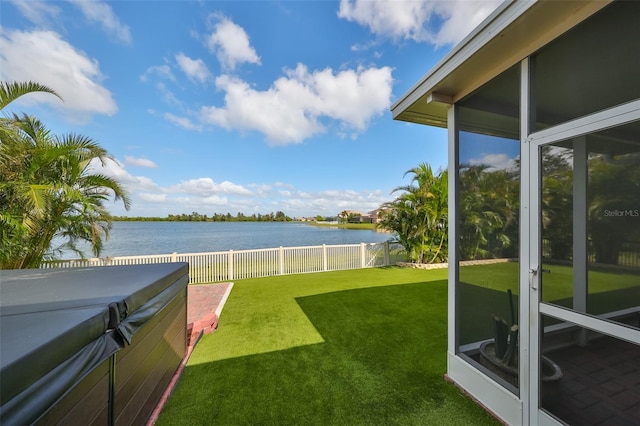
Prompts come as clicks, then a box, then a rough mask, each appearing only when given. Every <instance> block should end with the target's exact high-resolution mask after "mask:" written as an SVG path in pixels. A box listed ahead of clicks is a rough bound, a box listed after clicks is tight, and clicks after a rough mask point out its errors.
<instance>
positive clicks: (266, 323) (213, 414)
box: [157, 267, 498, 426]
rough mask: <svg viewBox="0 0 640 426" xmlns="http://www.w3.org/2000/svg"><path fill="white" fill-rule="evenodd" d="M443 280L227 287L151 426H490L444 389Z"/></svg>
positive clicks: (318, 278) (365, 277) (371, 272)
mask: <svg viewBox="0 0 640 426" xmlns="http://www.w3.org/2000/svg"><path fill="white" fill-rule="evenodd" d="M446 312H447V283H446V270H436V271H424V270H416V269H403V268H397V267H389V268H373V269H361V270H352V271H339V272H324V273H317V274H305V275H290V276H279V277H270V278H260V279H250V280H241V281H237V282H235V285H234V288H233V291H232V292H231V295H230V297H229V299H228V301H227V304H226V305H225V308H224V310H223V312H222V315H221V318H220V322H219V329H218V330H217V331H216V332H215V333H213V334H210V335H207V336H205V337H204V338H203V339H202V340H201V341H200V343H199V344H198V346H197V347H196V349H195V351H194V353H193V354H192V357H191V359H190V361H189V363H188V365H187V367H186V369H185V371H184V373H183V375H182V377H181V379H180V382H179V384H178V386H177V388H176V390H175V391H174V393H173V395H172V396H171V398H170V400H169V401H168V404H167V405H166V406H165V408H164V410H163V413H162V415H161V416H160V418H159V420H158V423H157V424H158V425H184V424H189V425H215V424H217V425H392V424H397V425H432V424H433V425H465V426H468V425H490V424H498V422H497V421H496V420H495V419H493V418H492V417H491V416H490V415H489V414H487V413H486V412H485V411H483V410H482V409H481V408H480V407H479V406H477V405H476V404H474V403H473V402H472V401H471V400H470V399H469V398H467V397H466V396H464V395H463V394H462V393H461V392H460V391H459V390H458V389H457V388H455V387H454V386H453V385H451V384H450V383H448V382H446V381H445V380H444V374H445V372H446V350H447V326H446V320H447V313H446Z"/></svg>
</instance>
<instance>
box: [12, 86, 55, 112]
mask: <svg viewBox="0 0 640 426" xmlns="http://www.w3.org/2000/svg"><path fill="white" fill-rule="evenodd" d="M36 92H42V93H51V94H52V95H54V96H57V97H58V98H60V99H61V100H62V97H61V96H60V95H59V94H58V93H56V91H55V90H53V89H52V88H50V87H49V86H45V85H44V84H40V83H36V82H33V81H13V82H6V81H3V82H0V110H2V109H4V107H6V106H7V105H9V104H10V103H11V102H13V101H15V100H16V99H18V98H19V97H21V96H24V95H27V94H29V93H36Z"/></svg>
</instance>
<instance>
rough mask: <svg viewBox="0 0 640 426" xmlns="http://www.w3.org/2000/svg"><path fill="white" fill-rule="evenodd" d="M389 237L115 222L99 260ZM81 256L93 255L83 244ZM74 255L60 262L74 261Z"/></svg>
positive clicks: (299, 227)
mask: <svg viewBox="0 0 640 426" xmlns="http://www.w3.org/2000/svg"><path fill="white" fill-rule="evenodd" d="M389 239H391V235H390V234H387V233H383V232H376V231H369V230H351V229H338V228H328V227H318V226H312V225H306V224H304V223H300V222H294V223H291V222H288V223H287V222H114V223H113V228H112V229H111V232H110V234H109V239H108V240H107V241H106V242H105V244H104V248H103V250H102V253H101V254H100V256H101V257H107V256H111V257H115V256H137V255H151V254H168V253H174V252H175V253H200V252H212V251H227V250H248V249H258V248H273V247H280V246H282V247H299V246H315V245H322V244H327V245H335V244H357V243H378V242H384V241H387V240H389ZM83 249H84V251H85V256H87V257H93V255H92V254H91V251H90V250H89V249H88V246H87V248H85V247H84V246H83ZM77 257H78V256H77V255H75V254H74V253H69V254H65V255H64V256H63V258H67V259H71V258H77Z"/></svg>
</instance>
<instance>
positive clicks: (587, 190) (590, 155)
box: [528, 105, 640, 425]
mask: <svg viewBox="0 0 640 426" xmlns="http://www.w3.org/2000/svg"><path fill="white" fill-rule="evenodd" d="M625 108H626V109H625ZM631 110H633V108H631ZM594 117H595V119H594ZM634 120H635V121H634ZM529 141H530V145H529V160H530V162H529V166H530V171H531V173H530V180H529V185H528V188H529V202H530V206H531V213H530V224H529V230H530V243H529V247H530V259H529V271H528V278H529V297H530V300H531V304H530V307H531V309H530V310H531V315H530V318H531V323H530V328H529V334H530V340H529V343H530V360H531V361H530V369H529V387H528V390H529V392H528V393H529V398H528V399H529V402H530V406H529V407H530V423H531V424H540V423H545V421H548V422H553V420H554V419H555V420H556V421H560V422H564V423H567V424H581V425H589V424H594V425H595V424H640V409H639V407H638V406H637V401H639V400H640V389H639V386H638V385H639V384H640V363H639V362H638V360H639V359H640V346H639V345H640V121H639V120H638V110H637V105H636V109H635V111H629V108H628V106H627V107H624V106H623V107H619V108H613V109H611V110H608V111H604V112H602V113H598V114H594V115H593V116H591V117H588V118H585V119H581V120H576V121H574V122H571V123H567V124H566V125H561V126H558V127H557V128H554V129H548V130H547V131H541V132H539V133H536V134H533V135H531V136H530V138H529Z"/></svg>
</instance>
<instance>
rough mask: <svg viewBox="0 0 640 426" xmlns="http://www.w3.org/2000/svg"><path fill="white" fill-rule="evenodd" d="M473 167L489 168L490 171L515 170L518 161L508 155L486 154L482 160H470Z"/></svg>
mask: <svg viewBox="0 0 640 426" xmlns="http://www.w3.org/2000/svg"><path fill="white" fill-rule="evenodd" d="M469 164H470V165H472V166H488V170H513V169H515V167H516V159H515V158H512V157H509V156H508V155H507V154H503V153H495V154H485V155H483V156H482V157H480V158H472V159H470V160H469Z"/></svg>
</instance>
